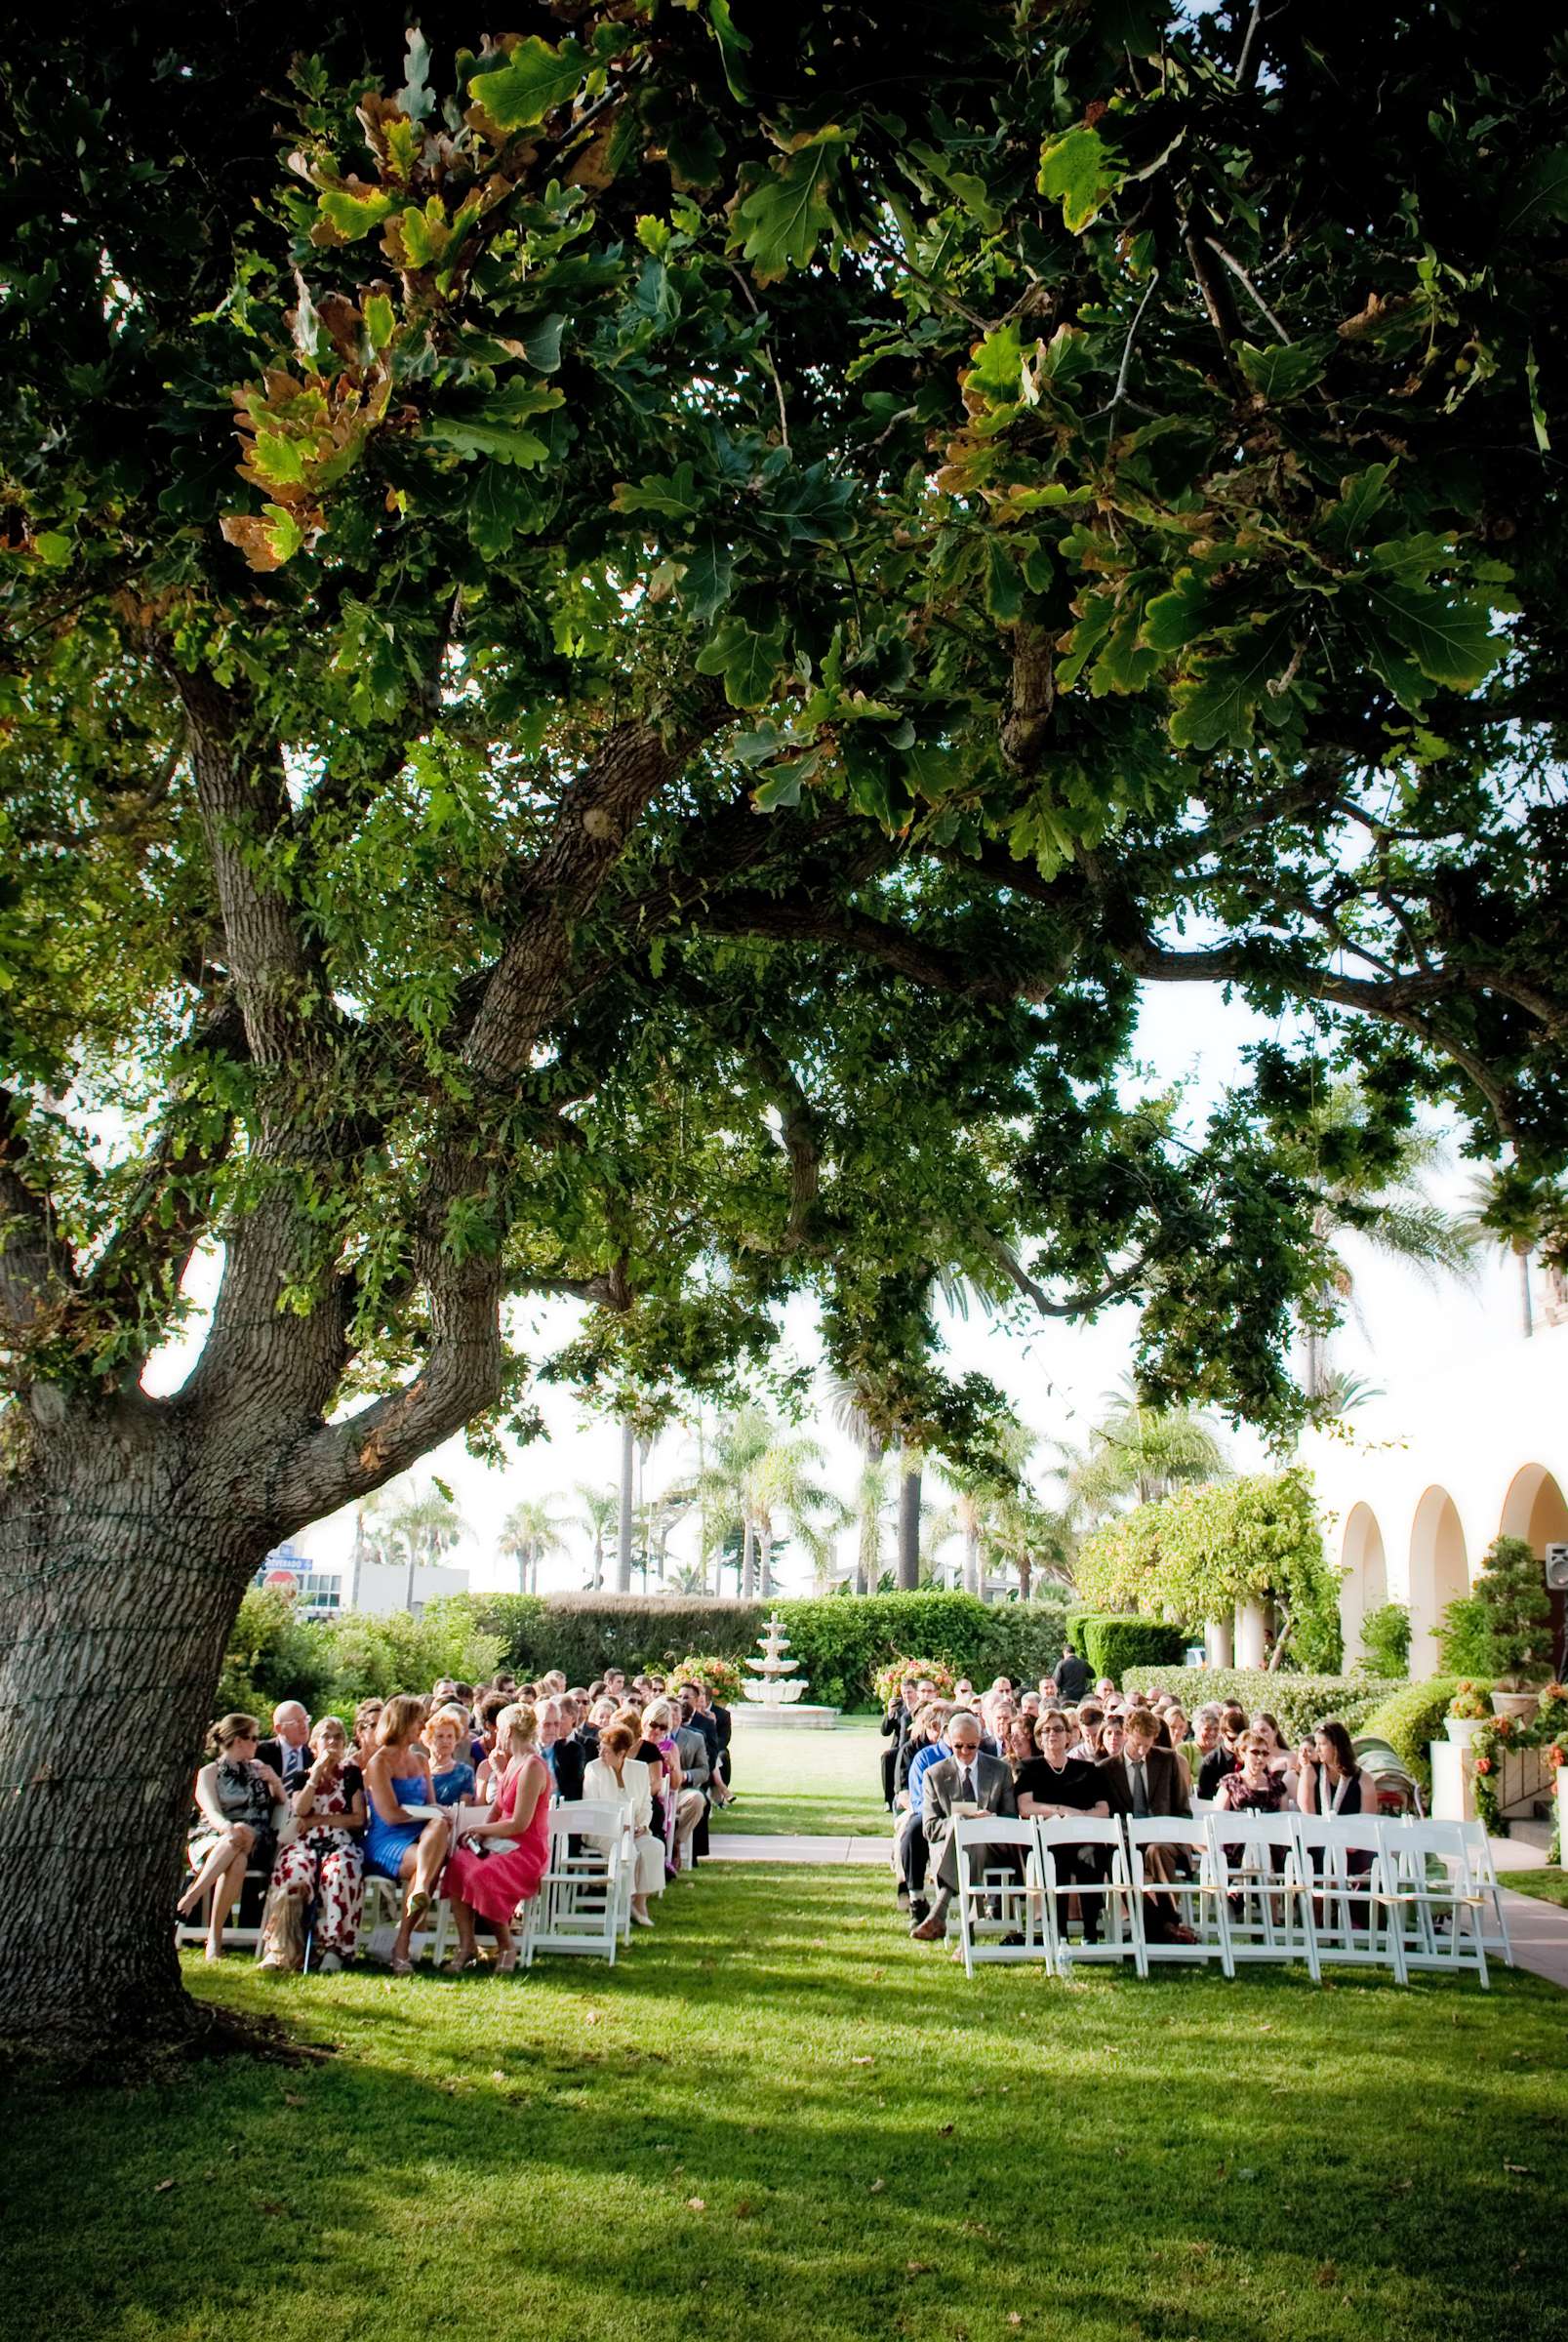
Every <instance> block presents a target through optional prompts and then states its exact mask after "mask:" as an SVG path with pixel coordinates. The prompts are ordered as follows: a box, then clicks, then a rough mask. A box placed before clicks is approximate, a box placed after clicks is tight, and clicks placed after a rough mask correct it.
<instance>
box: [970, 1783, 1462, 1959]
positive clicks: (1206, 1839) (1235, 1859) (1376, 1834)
mask: <svg viewBox="0 0 1568 2342" xmlns="http://www.w3.org/2000/svg"><path fill="white" fill-rule="evenodd" d="M1069 1846H1073V1847H1076V1846H1087V1847H1091V1848H1096V1847H1097V1848H1099V1849H1100V1851H1101V1855H1102V1866H1101V1867H1102V1869H1103V1874H1104V1876H1103V1881H1102V1883H1100V1884H1098V1885H1097V1884H1091V1883H1086V1882H1085V1881H1083V1880H1081V1879H1068V1880H1063V1879H1062V1878H1060V1876H1059V1869H1058V1861H1057V1849H1058V1848H1066V1847H1069ZM982 1848H986V1849H989V1848H996V1849H999V1850H1003V1851H1004V1862H1003V1865H1002V1866H998V1865H997V1864H995V1863H994V1862H992V1863H991V1864H990V1865H989V1867H986V1865H985V1857H984V1855H983V1854H982V1853H981V1849H982ZM1155 1848H1161V1849H1167V1850H1169V1852H1171V1853H1176V1852H1182V1853H1185V1854H1186V1876H1184V1877H1176V1876H1172V1875H1171V1871H1170V1867H1169V1865H1168V1864H1167V1863H1166V1862H1165V1861H1163V1860H1162V1859H1160V1858H1159V1857H1158V1856H1155V1855H1154V1853H1153V1850H1154V1849H1155ZM955 1851H956V1858H957V1864H958V1876H959V1892H958V1897H957V1906H958V1921H959V1940H960V1945H961V1948H962V1950H963V1954H964V1964H965V1968H966V1970H967V1971H968V1972H969V1973H970V1974H973V1972H974V1965H975V1962H976V1960H977V1959H983V1960H995V1959H1004V1960H1029V1959H1034V1960H1039V1959H1043V1960H1045V1961H1046V1962H1047V1963H1048V1964H1050V1965H1051V1966H1053V1967H1055V1968H1057V1969H1058V1970H1059V1971H1060V1972H1062V1973H1065V1972H1066V1971H1067V1969H1068V1968H1069V1967H1070V1965H1072V1964H1073V1963H1074V1962H1076V1961H1080V1960H1103V1961H1119V1960H1125V1959H1128V1958H1131V1959H1132V1960H1133V1962H1134V1964H1135V1966H1136V1967H1137V1969H1138V1972H1139V1973H1140V1975H1145V1976H1146V1975H1147V1973H1148V1967H1149V1962H1150V1960H1151V1959H1155V1960H1160V1961H1179V1960H1180V1961H1198V1962H1202V1961H1208V1960H1211V1959H1218V1960H1219V1962H1220V1965H1221V1967H1222V1969H1223V1970H1224V1972H1225V1973H1226V1975H1227V1976H1230V1975H1233V1974H1234V1972H1235V1966H1236V1963H1237V1961H1238V1960H1240V1961H1244V1962H1252V1961H1269V1962H1272V1961H1278V1960H1282V1959H1301V1960H1302V1961H1304V1963H1305V1964H1306V1966H1307V1971H1308V1973H1309V1974H1310V1975H1311V1976H1312V1977H1313V1978H1314V1980H1316V1979H1318V1978H1320V1977H1321V1974H1322V1970H1323V1968H1324V1966H1325V1965H1331V1966H1332V1965H1358V1966H1378V1967H1387V1968H1388V1969H1390V1970H1391V1972H1392V1973H1393V1974H1394V1976H1395V1977H1396V1978H1397V1979H1398V1981H1400V1982H1401V1983H1403V1982H1404V1981H1406V1979H1407V1976H1408V1973H1409V1971H1410V1969H1411V1968H1413V1967H1421V1968H1446V1969H1456V1970H1457V1969H1464V1968H1471V1967H1472V1968H1474V1970H1475V1972H1476V1975H1477V1978H1478V1980H1479V1982H1480V1983H1481V1985H1482V1987H1483V1988H1484V1987H1485V1986H1486V1983H1487V1975H1486V1950H1485V1942H1484V1940H1483V1928H1482V1918H1481V1915H1482V1912H1483V1910H1490V1909H1493V1908H1495V1909H1496V1914H1497V1923H1498V1924H1499V1925H1500V1926H1502V1927H1503V1930H1504V1940H1505V1942H1506V1921H1504V1920H1503V1918H1502V1910H1501V1905H1500V1903H1498V1902H1497V1898H1496V1894H1495V1888H1494V1889H1493V1890H1492V1891H1488V1890H1487V1889H1486V1888H1485V1887H1484V1885H1482V1884H1481V1883H1480V1882H1479V1881H1478V1879H1477V1878H1476V1875H1475V1873H1474V1871H1473V1870H1472V1868H1471V1863H1472V1859H1473V1856H1472V1852H1471V1848H1470V1846H1469V1845H1468V1844H1467V1833H1466V1832H1464V1831H1463V1830H1462V1829H1461V1828H1460V1827H1459V1826H1458V1825H1454V1824H1442V1823H1426V1822H1414V1821H1392V1822H1384V1821H1378V1820H1372V1819H1367V1820H1364V1821H1363V1820H1360V1819H1358V1818H1356V1817H1353V1816H1352V1817H1349V1818H1341V1817H1338V1816H1314V1815H1302V1814H1277V1815H1276V1814H1245V1813H1237V1814H1231V1813H1219V1812H1211V1813H1209V1814H1207V1815H1204V1816H1202V1817H1196V1816H1194V1817H1193V1818H1191V1819H1190V1820H1185V1819H1175V1818H1166V1817H1162V1816H1153V1815H1150V1816H1146V1817H1137V1818H1129V1819H1128V1820H1127V1821H1126V1822H1125V1825H1124V1824H1123V1823H1122V1822H1121V1821H1118V1820H1114V1819H1104V1818H1101V1817H1099V1816H1095V1815H1088V1814H1085V1815H1082V1816H1076V1815H1075V1816H1073V1817H1072V1818H1071V1819H1070V1820H1067V1819H1053V1820H1049V1821H1047V1820H1034V1821H1005V1820H1002V1819H999V1818H991V1817H983V1818H979V1819H975V1820H968V1821H961V1822H959V1823H958V1824H957V1825H956V1832H955ZM1487 1860H1488V1863H1489V1862H1490V1854H1489V1850H1488V1854H1487ZM1434 1863H1435V1864H1436V1865H1438V1866H1447V1867H1439V1870H1438V1875H1437V1877H1436V1878H1433V1877H1432V1876H1431V1872H1432V1868H1433V1865H1434ZM1074 1868H1076V1866H1074ZM1494 1878H1495V1874H1494ZM1067 1893H1072V1894H1075V1895H1076V1896H1077V1897H1078V1900H1079V1905H1080V1910H1081V1911H1084V1912H1089V1911H1091V1910H1093V1909H1094V1908H1095V1906H1096V1905H1097V1904H1098V1906H1099V1912H1100V1915H1101V1916H1102V1918H1103V1936H1102V1940H1101V1941H1100V1942H1099V1943H1095V1944H1090V1943H1087V1942H1082V1943H1076V1944H1075V1943H1073V1942H1071V1940H1070V1938H1069V1937H1068V1934H1067V1932H1066V1929H1065V1925H1063V1924H1062V1923H1061V1921H1060V1920H1059V1918H1058V1912H1059V1909H1065V1906H1063V1905H1062V1904H1061V1902H1060V1898H1061V1897H1063V1896H1064V1895H1065V1894H1067ZM1154 1894H1158V1895H1159V1896H1161V1898H1162V1899H1165V1900H1167V1901H1168V1903H1169V1906H1170V1908H1171V1909H1172V1911H1173V1914H1174V1916H1176V1917H1177V1918H1180V1919H1181V1920H1182V1922H1183V1923H1184V1926H1185V1930H1186V1935H1187V1936H1189V1937H1190V1938H1191V1940H1190V1941H1184V1940H1180V1939H1178V1938H1176V1937H1174V1936H1173V1935H1172V1933H1170V1932H1169V1931H1168V1930H1166V1929H1163V1928H1162V1929H1160V1930H1158V1931H1157V1932H1156V1933H1155V1934H1154V1935H1152V1936H1151V1935H1150V1933H1149V1930H1148V1928H1147V1926H1146V1909H1147V1903H1146V1898H1147V1897H1149V1896H1151V1895H1154ZM1008 1939H1012V1940H1008Z"/></svg>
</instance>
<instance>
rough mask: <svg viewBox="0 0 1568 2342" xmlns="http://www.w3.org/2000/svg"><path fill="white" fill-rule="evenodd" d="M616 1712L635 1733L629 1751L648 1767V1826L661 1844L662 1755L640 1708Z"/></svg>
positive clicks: (662, 1807) (663, 1771) (662, 1809)
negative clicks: (635, 1742)
mask: <svg viewBox="0 0 1568 2342" xmlns="http://www.w3.org/2000/svg"><path fill="white" fill-rule="evenodd" d="M616 1713H617V1718H618V1720H619V1721H620V1722H622V1723H627V1724H629V1725H630V1726H631V1728H632V1730H633V1731H634V1732H635V1733H636V1735H637V1745H636V1747H635V1748H634V1749H633V1750H632V1752H631V1753H632V1755H633V1756H634V1757H636V1759H637V1761H638V1763H639V1764H645V1765H646V1766H647V1767H648V1789H649V1794H650V1796H651V1797H652V1800H653V1814H652V1818H651V1820H650V1823H649V1827H650V1828H651V1829H652V1831H653V1834H654V1836H655V1837H657V1838H658V1840H659V1842H660V1844H661V1845H663V1842H664V1793H665V1790H666V1788H667V1786H668V1781H667V1774H666V1770H665V1765H664V1759H663V1755H662V1754H661V1752H660V1747H659V1743H658V1741H657V1740H655V1739H654V1738H653V1736H652V1735H651V1734H650V1732H649V1731H648V1729H647V1727H646V1725H645V1724H644V1722H643V1720H642V1711H641V1710H640V1709H638V1708H630V1707H623V1708H620V1709H618V1710H617V1712H616Z"/></svg>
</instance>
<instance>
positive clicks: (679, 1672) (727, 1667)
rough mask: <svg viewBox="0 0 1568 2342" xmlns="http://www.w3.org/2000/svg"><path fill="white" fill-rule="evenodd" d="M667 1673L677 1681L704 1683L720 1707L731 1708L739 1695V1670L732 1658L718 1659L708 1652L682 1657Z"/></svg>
mask: <svg viewBox="0 0 1568 2342" xmlns="http://www.w3.org/2000/svg"><path fill="white" fill-rule="evenodd" d="M668 1673H669V1675H670V1676H671V1677H672V1678H673V1680H674V1681H675V1682H677V1683H685V1682H688V1681H690V1682H693V1683H705V1684H706V1685H707V1688H708V1690H709V1691H710V1692H711V1693H712V1695H713V1697H714V1699H716V1700H717V1701H718V1703H719V1705H720V1707H722V1708H733V1707H734V1706H735V1703H736V1701H737V1700H738V1699H739V1698H740V1697H741V1671H740V1669H739V1668H738V1667H737V1666H736V1664H735V1662H734V1660H733V1659H720V1658H718V1657H716V1656H715V1655H714V1654H713V1653H712V1652H708V1653H705V1654H704V1655H703V1656H701V1657H696V1658H687V1659H682V1660H681V1661H680V1662H679V1663H678V1665H677V1666H675V1667H673V1668H671V1669H670V1670H669V1671H668Z"/></svg>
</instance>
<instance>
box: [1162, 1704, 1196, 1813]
mask: <svg viewBox="0 0 1568 2342" xmlns="http://www.w3.org/2000/svg"><path fill="white" fill-rule="evenodd" d="M1165 1729H1166V1731H1167V1732H1168V1733H1169V1734H1170V1743H1171V1747H1172V1748H1173V1749H1174V1750H1175V1752H1176V1761H1177V1764H1178V1765H1179V1766H1180V1768H1181V1773H1182V1780H1183V1783H1184V1784H1185V1786H1186V1795H1187V1802H1188V1803H1189V1804H1190V1803H1191V1800H1192V1766H1191V1762H1190V1760H1189V1758H1188V1756H1187V1741H1188V1738H1189V1737H1190V1736H1189V1732H1188V1728H1187V1720H1186V1710H1185V1709H1182V1708H1179V1707H1178V1706H1177V1705H1176V1702H1175V1701H1174V1700H1173V1701H1172V1702H1171V1704H1170V1706H1169V1707H1168V1708H1167V1709H1166V1711H1165Z"/></svg>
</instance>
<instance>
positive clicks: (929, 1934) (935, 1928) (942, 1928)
mask: <svg viewBox="0 0 1568 2342" xmlns="http://www.w3.org/2000/svg"><path fill="white" fill-rule="evenodd" d="M946 1932H947V1922H946V1920H945V1919H933V1918H924V1919H916V1921H915V1923H914V1925H913V1926H912V1927H911V1928H910V1930H909V1933H910V1934H911V1935H912V1936H913V1937H914V1938H915V1941H916V1942H917V1943H921V1944H940V1943H941V1941H942V1939H943V1937H944V1936H945V1934H946Z"/></svg>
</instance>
